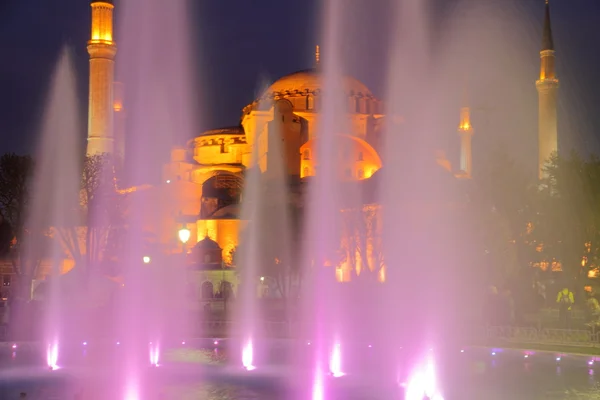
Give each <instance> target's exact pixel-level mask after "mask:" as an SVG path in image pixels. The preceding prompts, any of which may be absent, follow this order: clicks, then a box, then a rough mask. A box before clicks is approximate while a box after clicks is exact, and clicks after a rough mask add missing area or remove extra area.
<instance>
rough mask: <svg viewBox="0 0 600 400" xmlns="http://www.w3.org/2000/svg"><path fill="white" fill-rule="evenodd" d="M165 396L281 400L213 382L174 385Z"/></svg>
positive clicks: (186, 399) (188, 399)
mask: <svg viewBox="0 0 600 400" xmlns="http://www.w3.org/2000/svg"><path fill="white" fill-rule="evenodd" d="M165 396H166V397H165V399H169V400H170V399H173V400H175V399H177V400H255V399H256V400H258V399H260V400H279V399H278V398H276V397H274V396H275V395H273V394H268V393H257V392H255V391H252V390H249V389H244V388H240V387H234V386H230V385H223V384H219V385H217V384H211V383H208V384H207V383H196V384H187V385H181V386H172V387H169V388H168V389H167V390H166V391H165Z"/></svg>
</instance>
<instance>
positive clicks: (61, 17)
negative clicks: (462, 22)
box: [0, 0, 600, 154]
mask: <svg viewBox="0 0 600 400" xmlns="http://www.w3.org/2000/svg"><path fill="white" fill-rule="evenodd" d="M172 1H176V0H172ZM392 1H393V0H344V2H345V4H346V5H347V10H348V15H349V17H348V18H349V19H348V21H349V24H350V25H351V26H352V27H353V28H352V29H351V30H350V33H349V34H348V36H347V38H348V41H347V43H346V45H345V48H344V52H345V54H346V56H345V59H346V60H347V64H348V65H347V67H346V70H347V72H348V73H351V74H353V75H354V76H356V77H357V78H359V79H360V80H362V81H363V82H365V84H367V86H368V87H370V88H371V90H372V91H373V92H374V93H375V94H376V95H379V96H380V97H385V74H384V73H382V71H385V68H381V66H382V65H387V62H388V58H387V54H388V52H387V45H388V44H389V40H390V35H389V28H390V23H389V18H388V16H389V15H390V12H389V4H390V3H391V2H392ZM115 2H116V6H117V18H118V9H119V8H118V7H119V0H116V1H115ZM469 2H471V3H478V4H482V3H490V4H494V5H495V7H497V9H502V10H505V11H503V12H500V13H496V14H494V15H489V16H488V18H490V19H491V20H501V23H499V26H501V28H498V30H497V31H496V32H494V33H490V36H489V37H490V38H493V39H491V40H492V41H494V40H497V41H498V43H500V42H502V45H498V49H497V51H490V52H488V53H486V54H480V55H478V54H471V55H470V57H479V58H480V59H482V60H483V59H485V60H483V61H481V60H480V61H481V62H484V63H485V62H487V63H490V65H494V68H491V70H492V71H493V73H492V74H490V76H487V77H485V80H481V81H478V82H479V83H476V85H478V86H481V82H483V81H490V82H495V85H497V87H498V88H502V87H503V86H504V87H506V86H508V87H509V88H510V89H511V91H510V93H508V94H507V93H504V94H499V96H500V99H501V102H502V103H507V104H509V105H510V103H513V100H515V101H516V102H519V101H521V102H522V104H525V105H526V106H520V107H521V108H523V107H524V108H526V112H525V113H523V114H522V115H520V116H518V117H514V118H512V117H511V115H512V114H514V112H513V111H510V110H509V108H510V107H509V105H507V106H506V107H504V106H502V107H496V106H494V107H495V109H496V112H495V113H496V114H497V115H492V114H494V113H492V112H489V116H488V117H486V118H482V117H479V118H480V121H478V122H479V125H480V126H483V125H486V124H487V125H493V126H494V127H495V128H496V129H498V130H510V131H511V132H512V133H509V134H506V135H507V136H506V137H507V138H509V139H510V140H511V141H512V140H517V141H519V140H521V139H522V140H523V142H524V143H529V145H527V144H526V145H524V146H525V147H526V148H528V150H527V151H528V152H529V150H530V147H531V146H530V145H531V143H534V141H535V140H534V139H535V135H536V131H535V129H536V128H535V126H536V124H537V122H536V118H537V115H536V112H537V103H536V99H537V95H536V92H535V87H534V80H535V78H536V74H537V70H538V68H539V58H538V57H539V56H538V49H539V44H540V35H541V23H542V17H543V3H544V2H543V0H463V2H462V4H463V5H464V4H468V3H469ZM192 3H193V7H192V8H191V9H192V10H193V11H192V15H191V19H192V21H193V25H194V26H193V33H192V36H193V37H194V40H195V45H194V54H195V57H196V58H197V59H198V71H197V78H198V79H197V80H198V85H197V86H198V87H197V89H196V91H195V92H196V93H197V96H198V100H199V104H201V108H202V112H201V114H202V118H201V124H200V125H201V126H199V127H198V131H201V130H202V129H208V128H213V127H219V126H227V125H235V124H237V123H238V121H239V117H240V110H241V108H242V107H243V106H244V105H246V104H248V103H249V102H250V101H251V100H252V99H253V98H254V97H255V94H256V91H257V90H258V87H259V85H260V82H263V81H264V80H273V79H274V78H277V77H279V76H282V75H285V74H287V73H290V72H293V71H296V70H299V69H304V68H307V67H311V66H312V64H313V51H314V45H315V43H316V42H317V41H318V37H319V34H318V32H319V27H320V26H321V23H320V17H319V10H320V7H321V2H320V1H319V0H303V1H281V0H252V1H249V0H194V1H193V2H192ZM433 3H435V5H434V7H433V10H434V11H433V13H432V14H433V21H434V24H433V25H434V26H435V29H434V31H435V32H434V35H433V41H434V42H435V43H438V44H439V46H443V42H444V41H443V39H444V38H445V37H446V36H448V35H450V34H452V33H453V32H452V29H454V30H456V29H455V28H452V27H451V26H452V24H451V23H449V22H448V20H450V19H451V18H453V16H454V15H458V14H460V12H461V11H460V9H456V8H455V5H456V2H455V1H454V0H433ZM551 5H552V19H553V31H554V36H555V45H556V50H557V57H558V74H559V78H560V80H561V91H560V108H559V117H560V136H561V146H563V148H570V147H577V148H579V149H590V148H591V149H595V148H597V147H598V140H597V137H599V136H598V134H599V133H600V113H598V111H597V110H599V109H600V81H599V80H598V79H597V74H598V66H599V65H600V53H598V52H597V51H596V49H597V47H598V44H599V43H600V3H599V2H597V1H596V0H552V1H551ZM457 10H458V11H457ZM457 13H458V14H457ZM89 24H90V8H89V1H88V0H60V2H55V1H48V0H0V37H2V38H3V41H2V57H1V59H2V62H0V88H1V90H0V152H1V151H16V152H19V153H25V152H31V150H32V148H33V147H32V146H33V144H34V143H35V136H36V132H37V130H38V129H39V124H40V117H41V114H42V111H43V103H44V98H45V96H46V89H47V86H48V82H49V77H50V74H51V71H52V69H53V67H54V63H55V61H56V59H57V55H58V53H59V51H60V49H61V47H62V46H64V45H65V44H70V45H71V46H72V48H73V50H74V53H75V57H76V69H77V74H78V80H79V83H80V90H79V93H80V98H81V104H82V110H83V111H82V120H84V118H85V114H84V111H85V110H86V109H87V74H88V61H87V52H86V48H85V46H86V40H87V39H88V37H89ZM511 27H512V28H511ZM513 28H514V29H513ZM446 29H450V30H451V31H450V32H447V31H446ZM476 29H485V24H484V25H483V26H482V25H480V26H479V27H478V28H476ZM469 35H470V36H474V37H477V36H478V33H477V32H475V33H474V34H472V33H471V34H469ZM118 39H119V38H118V37H117V41H118ZM513 47H514V49H516V50H514V52H513V51H512V50H511V49H512V48H513ZM478 51H479V50H474V51H473V52H474V53H477V52H478ZM495 58H497V60H498V61H489V60H490V59H495ZM506 58H511V59H515V58H516V61H515V62H513V64H511V65H512V67H506V68H507V70H506V71H505V72H503V71H502V68H504V67H501V66H500V65H501V64H502V62H504V61H503V60H504V59H506ZM477 62H479V61H477ZM474 63H475V62H474ZM477 65H479V64H477ZM481 65H483V64H481ZM373 66H378V68H374V67H373ZM510 68H513V69H512V70H511V69H510ZM479 69H481V70H483V69H485V68H479ZM493 90H498V89H493ZM475 91H476V90H475ZM500 91H501V90H499V92H500ZM482 92H483V90H482ZM489 92H490V90H489V89H488V90H487V95H486V96H479V97H478V96H477V95H475V96H474V98H475V99H474V100H473V101H474V102H475V103H481V104H474V108H481V109H486V108H489V107H490V105H489V104H488V103H489V97H491V96H490V94H489ZM448 112H449V114H448V115H452V118H455V119H457V118H458V111H455V110H449V111H448ZM454 114H456V116H455V117H454ZM473 118H474V120H475V121H476V123H477V117H476V116H474V117H473ZM484 119H485V120H486V121H487V122H485V123H484ZM503 119H514V121H513V125H510V124H508V125H507V127H502V128H500V125H502V124H499V123H496V122H495V121H500V120H503ZM490 121H491V122H490ZM456 122H457V121H456ZM82 124H83V123H82ZM515 126H518V128H514V127H515ZM454 127H455V125H454V122H452V123H451V124H450V128H449V131H450V132H452V131H453V130H454ZM488 130H490V131H492V130H493V129H488ZM482 131H483V132H485V131H486V130H485V129H481V128H480V129H479V130H478V133H479V134H480V135H479V136H478V137H477V139H476V140H480V141H481V142H482V143H486V141H487V142H488V144H489V143H491V142H490V141H488V140H487V139H479V138H480V137H484V136H485V137H488V139H489V137H490V136H492V135H491V134H490V135H484V134H483V132H482ZM84 135H85V127H82V137H83V136H84ZM496 136H498V134H496ZM452 138H454V137H453V136H452ZM452 140H454V139H452ZM475 146H476V147H477V144H475ZM529 154H531V153H529Z"/></svg>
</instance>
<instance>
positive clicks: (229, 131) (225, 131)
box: [200, 126, 244, 137]
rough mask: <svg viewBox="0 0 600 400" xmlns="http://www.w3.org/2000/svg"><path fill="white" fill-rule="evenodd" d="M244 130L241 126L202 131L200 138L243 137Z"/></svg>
mask: <svg viewBox="0 0 600 400" xmlns="http://www.w3.org/2000/svg"><path fill="white" fill-rule="evenodd" d="M243 134H244V128H243V127H241V126H227V127H224V128H218V129H211V130H208V131H204V132H202V133H201V134H200V137H206V136H221V135H243Z"/></svg>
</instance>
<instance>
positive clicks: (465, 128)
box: [458, 95, 474, 178]
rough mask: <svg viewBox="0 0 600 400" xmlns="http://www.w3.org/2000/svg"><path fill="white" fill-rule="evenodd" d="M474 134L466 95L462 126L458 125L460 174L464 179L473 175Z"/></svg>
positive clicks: (461, 113) (461, 110)
mask: <svg viewBox="0 0 600 400" xmlns="http://www.w3.org/2000/svg"><path fill="white" fill-rule="evenodd" d="M473 133H474V131H473V125H471V109H470V108H469V106H468V104H467V101H466V95H465V100H464V102H463V107H462V108H461V109H460V124H459V125H458V135H459V136H460V174H461V177H462V178H471V176H472V175H471V174H472V173H473V154H472V153H473V152H472V150H471V140H472V138H473Z"/></svg>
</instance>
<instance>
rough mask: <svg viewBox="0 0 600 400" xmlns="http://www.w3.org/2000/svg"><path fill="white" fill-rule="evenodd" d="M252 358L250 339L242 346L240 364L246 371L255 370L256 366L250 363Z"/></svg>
mask: <svg viewBox="0 0 600 400" xmlns="http://www.w3.org/2000/svg"><path fill="white" fill-rule="evenodd" d="M253 359H254V349H253V348H252V340H248V342H247V343H246V345H245V346H244V348H243V349H242V365H243V366H244V368H245V369H246V371H252V370H255V369H256V367H255V366H254V365H252V362H253Z"/></svg>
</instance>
